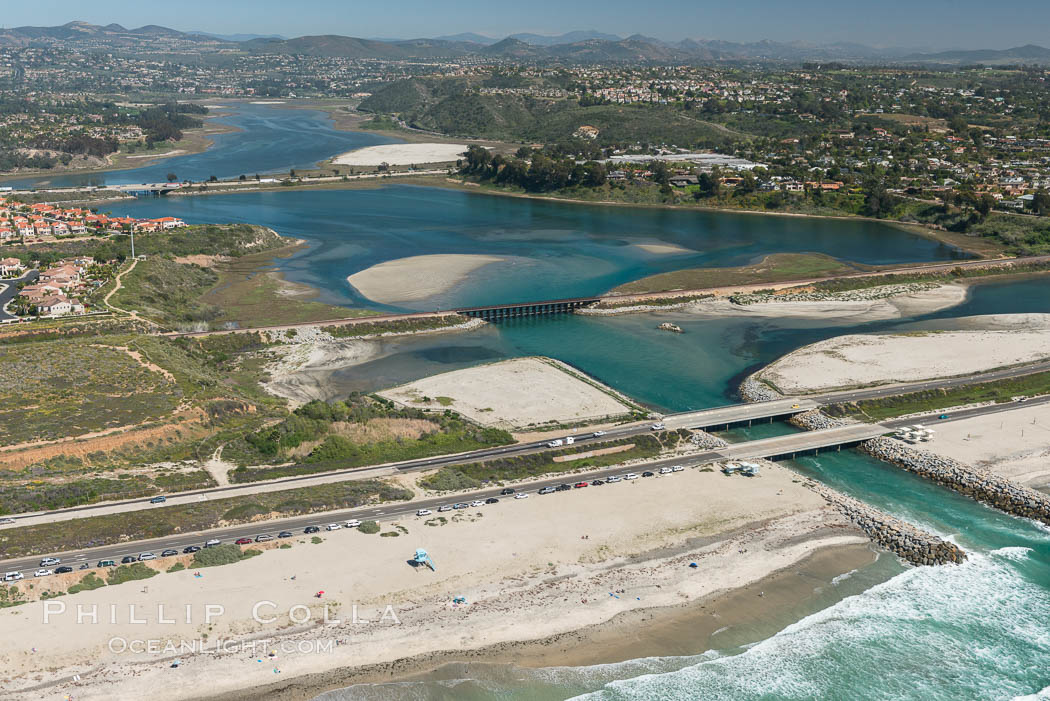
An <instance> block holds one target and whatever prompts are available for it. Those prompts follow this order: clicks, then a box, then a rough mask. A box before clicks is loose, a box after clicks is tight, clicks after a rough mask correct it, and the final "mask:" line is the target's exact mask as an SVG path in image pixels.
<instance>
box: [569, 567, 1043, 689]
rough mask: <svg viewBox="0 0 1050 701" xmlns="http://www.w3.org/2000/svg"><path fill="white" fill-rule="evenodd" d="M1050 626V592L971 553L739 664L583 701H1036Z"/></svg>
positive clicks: (834, 610) (916, 572)
mask: <svg viewBox="0 0 1050 701" xmlns="http://www.w3.org/2000/svg"><path fill="white" fill-rule="evenodd" d="M1047 620H1050V598H1048V597H1047V596H1046V591H1045V589H1043V588H1041V587H1039V586H1038V585H1036V584H1034V583H1032V582H1030V581H1028V580H1027V579H1025V578H1024V577H1022V576H1020V575H1019V573H1018V572H1017V571H1016V570H1015V569H1013V565H1012V564H1011V562H1009V561H1004V559H1003V558H1000V557H990V556H987V555H982V554H980V553H973V554H971V556H970V560H969V561H968V562H966V563H965V564H963V565H960V566H952V567H922V568H914V569H910V570H908V571H906V572H904V573H902V574H900V575H898V576H897V577H894V578H893V579H891V580H890V581H888V582H885V583H883V584H879V585H876V586H875V587H872V588H871V589H869V590H868V591H866V592H864V593H863V594H859V595H856V596H852V597H848V598H846V599H843V600H842V601H841V602H839V603H838V604H835V605H834V606H831V607H829V608H827V609H825V610H823V611H820V612H818V613H816V614H813V615H812V616H809V617H807V618H805V619H803V620H801V621H799V622H798V623H795V624H793V625H791V626H789V627H787V628H786V629H784V630H783V631H782V632H780V633H778V634H777V635H774V636H773V637H771V638H769V639H767V640H764V641H762V642H761V643H759V644H757V645H755V646H754V647H752V648H751V649H749V650H748V651H746V652H744V653H742V654H740V655H736V656H730V657H723V658H719V659H716V660H711V661H704V662H701V663H699V664H695V665H692V666H690V667H687V668H684V669H682V670H679V671H675V672H670V673H666V674H648V675H643V676H639V677H636V678H634V679H622V680H620V681H616V682H612V683H610V684H607V685H606V686H605V687H604V688H603V689H601V690H599V691H597V692H594V693H592V694H588V695H585V696H584V697H580V698H586V699H589V700H593V701H596V700H599V699H600V700H605V699H638V698H660V699H675V698H734V699H751V698H758V697H762V698H832V697H838V698H865V699H898V698H915V699H918V698H921V699H924V700H925V699H946V700H947V699H952V700H957V699H969V698H993V697H994V698H1002V697H1004V696H1007V697H1008V696H1010V695H1014V694H1025V693H1031V691H1032V686H1031V685H1032V684H1033V683H1038V682H1037V681H1036V680H1037V679H1038V677H1039V675H1040V671H1039V670H1041V669H1045V668H1047V667H1048V666H1050V640H1048V637H1050V633H1048V632H1047V630H1046V626H1045V621H1047ZM978 649H979V650H980V652H978V651H977V650H978ZM931 670H936V673H935V674H931V673H930V671H931Z"/></svg>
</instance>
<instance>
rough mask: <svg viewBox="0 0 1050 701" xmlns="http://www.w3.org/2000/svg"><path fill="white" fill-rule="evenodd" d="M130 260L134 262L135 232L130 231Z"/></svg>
mask: <svg viewBox="0 0 1050 701" xmlns="http://www.w3.org/2000/svg"><path fill="white" fill-rule="evenodd" d="M131 260H135V230H134V229H132V230H131Z"/></svg>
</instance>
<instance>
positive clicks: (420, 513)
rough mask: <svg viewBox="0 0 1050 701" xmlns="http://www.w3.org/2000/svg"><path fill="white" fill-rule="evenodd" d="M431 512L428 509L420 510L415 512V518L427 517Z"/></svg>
mask: <svg viewBox="0 0 1050 701" xmlns="http://www.w3.org/2000/svg"><path fill="white" fill-rule="evenodd" d="M432 513H433V512H432V511H431V510H430V509H420V510H419V511H417V512H416V516H429V515H430V514H432Z"/></svg>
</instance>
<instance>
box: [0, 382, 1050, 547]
mask: <svg viewBox="0 0 1050 701" xmlns="http://www.w3.org/2000/svg"><path fill="white" fill-rule="evenodd" d="M1047 370H1050V362H1046V363H1036V364H1033V365H1026V366H1023V367H1016V368H1007V369H1004V370H996V371H992V372H988V373H983V374H980V375H971V376H968V377H960V378H950V379H945V380H934V381H929V382H916V383H911V384H901V385H889V386H883V387H875V388H871V389H864V390H851V391H845V392H831V393H826V394H823V395H817V396H812V397H798V398H791V397H788V398H785V399H778V400H775V401H770V402H758V403H754V404H732V405H729V406H724V407H715V408H712V409H704V410H700V411H689V412H682V413H678V414H669V415H667V416H666V417H664V419H663V423H664V424H665V425H666V426H667V428H668V429H677V428H717V427H719V426H722V425H725V424H727V423H734V422H740V421H747V420H749V419H754V420H763V419H768V418H770V417H778V416H786V415H789V414H792V413H797V412H799V411H806V410H808V409H813V408H817V407H818V406H821V405H823V404H832V403H836V402H844V401H853V400H859V399H874V398H880V397H888V396H894V395H898V394H902V393H906V392H914V391H920V390H924V389H937V388H948V387H956V386H962V385H967V384H973V383H975V382H979V381H989V380H997V379H1004V378H1009V377H1020V376H1023V375H1027V374H1032V373H1035V372H1043V371H1047ZM886 425H888V426H892V425H893V424H892V422H891V423H887V424H886ZM649 431H650V422H644V423H637V424H631V425H627V426H621V427H619V428H615V429H610V430H608V431H607V432H606V434H605V435H604V436H602V437H601V440H602V441H608V440H615V439H618V438H629V437H632V436H637V435H640V434H643V433H648V432H649ZM869 437H870V436H869ZM576 440H577V441H578V442H581V443H585V442H588V441H594V440H596V439H595V438H594V437H592V436H591V434H590V433H586V434H582V435H580V436H577V437H576ZM547 450H552V448H549V447H548V446H547V442H546V440H544V441H535V442H531V443H522V444H516V445H511V446H503V447H499V448H487V449H484V450H477V451H473V452H470V453H460V454H456V455H445V456H439V457H433V458H425V459H421V460H410V461H406V462H400V463H391V464H388V465H379V466H373V467H363V468H362V467H355V468H347V469H342V470H333V471H331V472H326V473H321V474H314V475H302V476H299V477H286V478H283V479H277V480H270V481H267V482H255V483H249V484H238V485H230V486H226V487H213V488H210V489H200V490H194V491H191V492H180V493H179V494H177V495H172V496H169V497H168V503H169V504H190V503H194V502H198V501H202V500H205V499H213V498H214V499H219V498H228V497H235V496H244V495H248V494H255V493H260V492H272V491H280V490H282V489H293V488H296V487H310V486H316V485H321V484H331V483H334V482H341V481H344V480H347V479H363V478H368V477H378V476H382V475H386V474H391V473H392V472H410V471H416V470H427V469H432V468H435V467H442V466H446V465H457V464H462V463H465V462H477V461H479V460H485V459H491V458H494V457H505V456H512V455H527V454H530V453H538V452H543V451H547ZM752 457H754V456H752ZM145 508H150V503H149V498H148V497H145V498H141V499H129V500H125V501H119V502H104V503H101V504H90V505H86V506H77V507H73V508H69V509H56V510H53V511H45V512H36V513H31V514H21V515H18V516H13V517H12V518H14V520H15V522H16V525H8V526H2V525H0V528H4V527H7V528H15V527H17V526H28V525H34V524H39V523H49V522H54V521H62V520H66V519H71V518H86V517H89V516H96V515H101V514H111V513H124V512H128V511H136V510H139V509H145Z"/></svg>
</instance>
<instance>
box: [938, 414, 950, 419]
mask: <svg viewBox="0 0 1050 701" xmlns="http://www.w3.org/2000/svg"><path fill="white" fill-rule="evenodd" d="M937 418H938V419H947V418H948V415H947V414H941V415H940V416H938V417H937Z"/></svg>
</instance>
